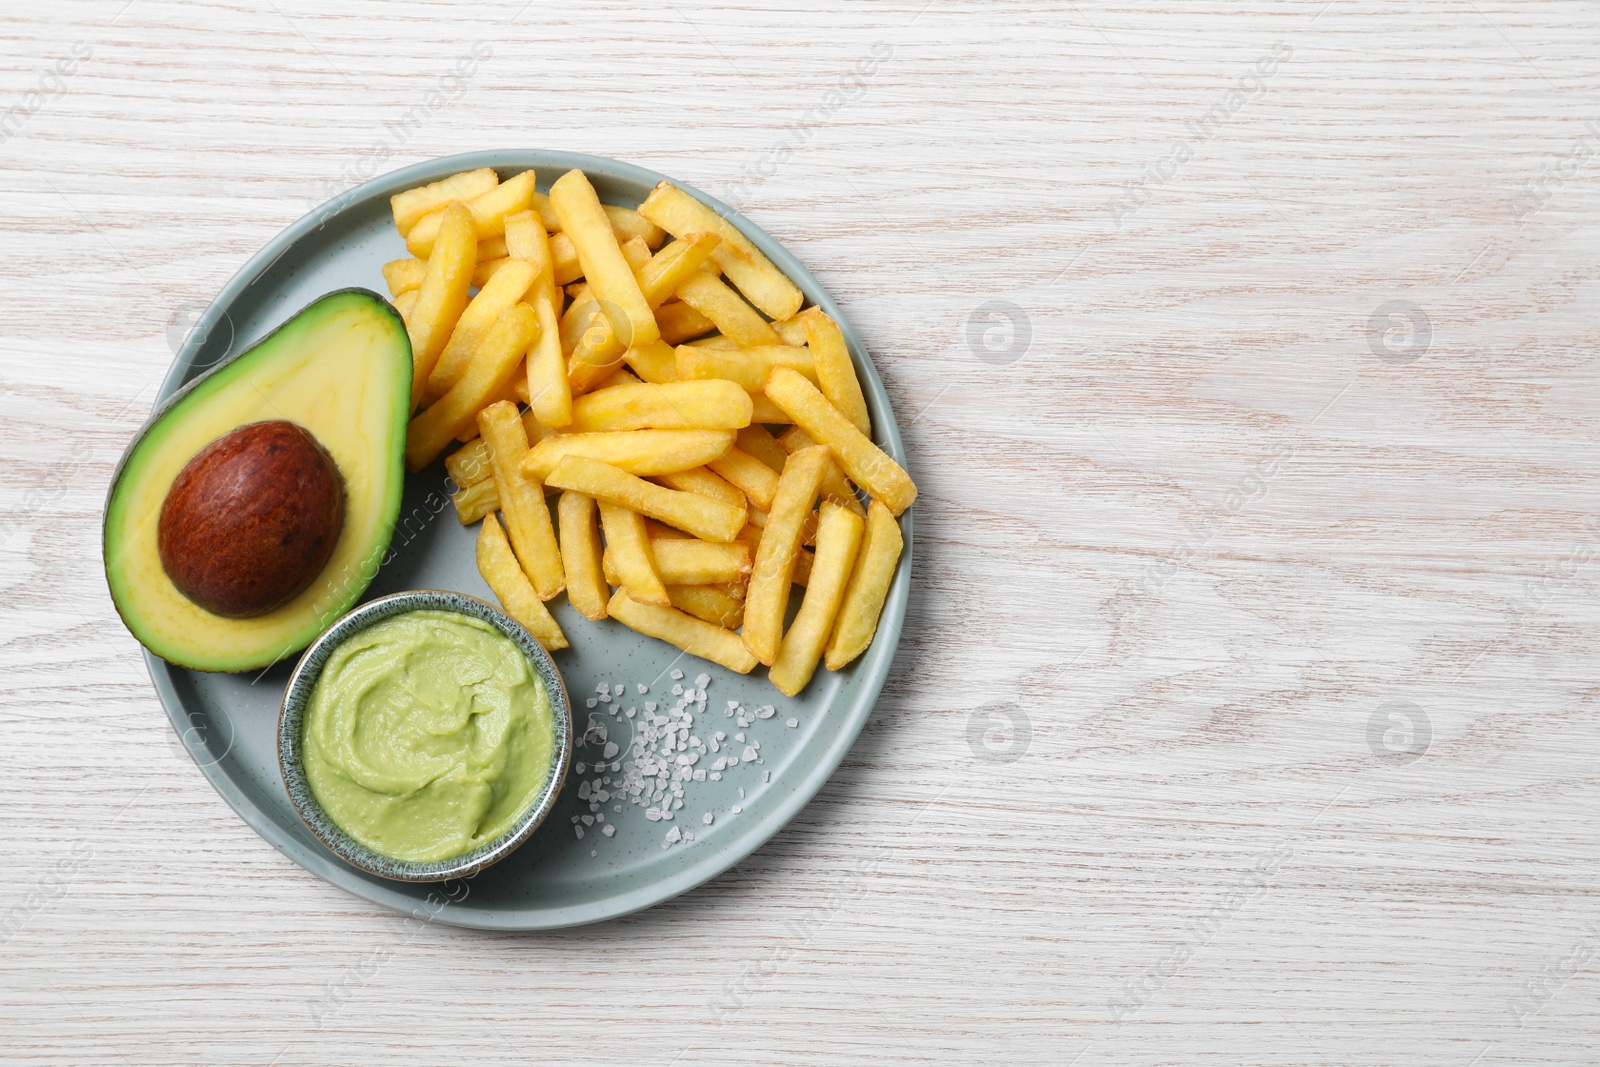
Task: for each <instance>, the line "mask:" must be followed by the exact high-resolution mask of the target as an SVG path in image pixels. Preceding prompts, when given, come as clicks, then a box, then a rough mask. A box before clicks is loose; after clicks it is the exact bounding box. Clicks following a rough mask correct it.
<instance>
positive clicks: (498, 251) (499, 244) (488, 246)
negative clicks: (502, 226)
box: [478, 211, 525, 263]
mask: <svg viewBox="0 0 1600 1067" xmlns="http://www.w3.org/2000/svg"><path fill="white" fill-rule="evenodd" d="M517 214H519V215H521V214H525V212H520V211H519V212H517ZM510 255H511V250H510V249H509V248H508V247H507V246H506V238H505V235H504V234H501V235H499V236H497V237H489V238H486V239H484V240H482V241H479V242H478V262H479V263H482V262H484V261H486V260H490V259H507V258H509V257H510Z"/></svg>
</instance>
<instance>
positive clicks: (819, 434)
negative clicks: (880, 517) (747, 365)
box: [764, 367, 917, 515]
mask: <svg viewBox="0 0 1600 1067" xmlns="http://www.w3.org/2000/svg"><path fill="white" fill-rule="evenodd" d="M764 391H765V392H766V394H767V396H768V397H770V398H771V399H772V401H773V403H775V404H777V405H778V406H779V407H780V408H782V409H783V410H784V411H786V412H788V413H789V416H790V417H791V418H792V419H794V424H795V425H796V426H798V427H800V428H801V429H802V430H804V431H805V432H806V433H807V434H809V435H810V436H811V438H812V439H813V440H815V441H817V442H818V443H819V444H825V445H827V446H828V447H829V448H831V449H832V450H833V456H834V459H835V460H837V461H838V463H839V466H840V467H841V468H842V469H843V470H844V472H845V474H846V475H848V476H849V478H850V480H851V481H853V482H855V483H856V484H857V485H859V486H861V488H863V489H865V490H866V491H867V492H868V493H870V494H871V495H872V496H874V497H876V498H877V499H879V500H881V501H883V503H884V505H885V506H886V507H888V509H889V510H890V511H891V512H892V513H894V514H895V515H899V514H900V513H901V512H902V511H904V510H905V509H906V508H908V507H910V506H911V502H912V501H914V500H916V498H917V487H916V485H915V484H914V483H913V482H912V481H911V476H910V475H909V474H907V473H906V472H905V469H904V468H903V467H901V466H900V464H898V463H896V462H895V461H894V460H892V459H890V458H889V456H888V454H887V453H885V452H884V451H883V450H882V449H880V448H879V447H878V446H877V445H875V444H873V443H872V442H871V441H870V440H868V439H867V437H866V436H865V435H863V434H862V432H861V431H860V430H858V429H856V428H855V426H854V425H852V424H851V422H850V420H849V419H847V418H845V416H844V415H843V414H841V413H840V412H839V409H838V408H836V407H834V406H833V405H832V404H830V403H828V399H827V398H826V397H825V396H823V395H822V393H821V391H820V390H818V389H817V387H816V386H814V385H812V384H811V383H810V382H808V381H806V379H805V377H804V376H803V375H801V374H800V373H799V372H797V371H794V370H791V369H790V368H788V367H775V368H773V371H772V374H771V375H770V376H769V377H768V378H767V385H766V389H765V390H764Z"/></svg>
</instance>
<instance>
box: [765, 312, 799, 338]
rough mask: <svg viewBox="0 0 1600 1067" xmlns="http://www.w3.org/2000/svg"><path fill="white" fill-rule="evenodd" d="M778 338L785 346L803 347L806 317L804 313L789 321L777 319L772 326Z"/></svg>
mask: <svg viewBox="0 0 1600 1067" xmlns="http://www.w3.org/2000/svg"><path fill="white" fill-rule="evenodd" d="M772 328H773V329H774V330H776V331H777V333H778V336H779V337H781V338H783V343H784V344H786V345H803V344H805V343H806V316H805V312H803V311H802V312H801V313H800V314H798V315H796V316H794V317H793V318H791V319H779V320H777V321H776V322H774V323H773V324H772Z"/></svg>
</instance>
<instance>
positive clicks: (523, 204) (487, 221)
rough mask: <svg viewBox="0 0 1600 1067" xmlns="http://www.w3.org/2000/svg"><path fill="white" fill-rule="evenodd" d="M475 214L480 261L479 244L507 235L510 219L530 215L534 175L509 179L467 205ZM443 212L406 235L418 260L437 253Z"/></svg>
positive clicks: (419, 222)
mask: <svg viewBox="0 0 1600 1067" xmlns="http://www.w3.org/2000/svg"><path fill="white" fill-rule="evenodd" d="M466 206H467V208H468V209H469V210H470V211H471V213H472V230H473V233H474V235H475V236H474V238H473V241H474V246H473V256H474V259H476V256H477V246H476V242H478V241H483V240H487V239H488V238H490V237H499V236H500V235H501V234H503V233H505V232H506V216H507V215H511V214H515V213H516V212H518V211H526V210H528V209H529V208H530V207H532V206H533V171H531V170H525V171H523V172H522V173H521V174H518V175H517V176H516V177H514V178H507V179H506V180H505V181H503V182H501V183H500V184H499V185H497V186H495V187H494V188H493V189H490V190H487V191H486V192H483V193H479V194H478V195H477V196H475V197H473V198H472V199H471V200H468V201H466ZM442 214H443V213H442V212H437V211H436V212H434V213H433V214H431V215H427V216H424V217H423V218H420V219H418V220H417V224H416V225H415V226H413V227H412V228H411V232H410V233H408V234H406V251H408V252H410V253H411V254H412V255H414V256H416V257H417V258H418V259H423V258H426V257H427V255H428V254H429V253H430V252H432V251H433V242H434V240H435V239H436V238H437V237H438V236H439V225H440V222H441V221H442V220H441V216H442Z"/></svg>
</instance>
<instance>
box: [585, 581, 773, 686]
mask: <svg viewBox="0 0 1600 1067" xmlns="http://www.w3.org/2000/svg"><path fill="white" fill-rule="evenodd" d="M609 609H610V612H611V617H612V618H613V619H616V620H617V621H618V622H620V623H622V624H623V625H624V626H626V627H628V628H629V629H632V630H637V631H638V632H639V633H642V634H645V635H646V636H649V637H656V638H660V639H661V640H663V641H665V642H667V643H668V644H670V645H674V646H676V647H677V648H681V649H683V651H685V652H687V653H689V654H690V655H691V656H699V657H700V658H701V659H708V660H710V661H711V662H713V663H718V664H721V665H722V666H724V667H726V668H728V669H729V670H730V671H733V672H734V673H736V674H749V673H750V672H751V671H752V670H754V669H755V665H756V658H755V657H754V656H752V655H751V654H750V650H749V649H747V648H745V647H744V642H742V641H740V640H739V635H738V634H736V633H732V632H731V631H728V630H724V629H723V628H722V627H720V626H716V625H714V624H712V623H709V622H706V621H705V620H703V619H697V618H695V617H694V616H693V615H688V614H685V613H684V612H682V611H679V610H678V609H677V608H661V607H655V606H654V605H650V604H640V603H639V602H638V601H636V600H632V599H630V598H629V596H628V593H627V590H625V589H618V590H617V591H616V592H615V593H613V594H612V596H611V603H610V605H609Z"/></svg>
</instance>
